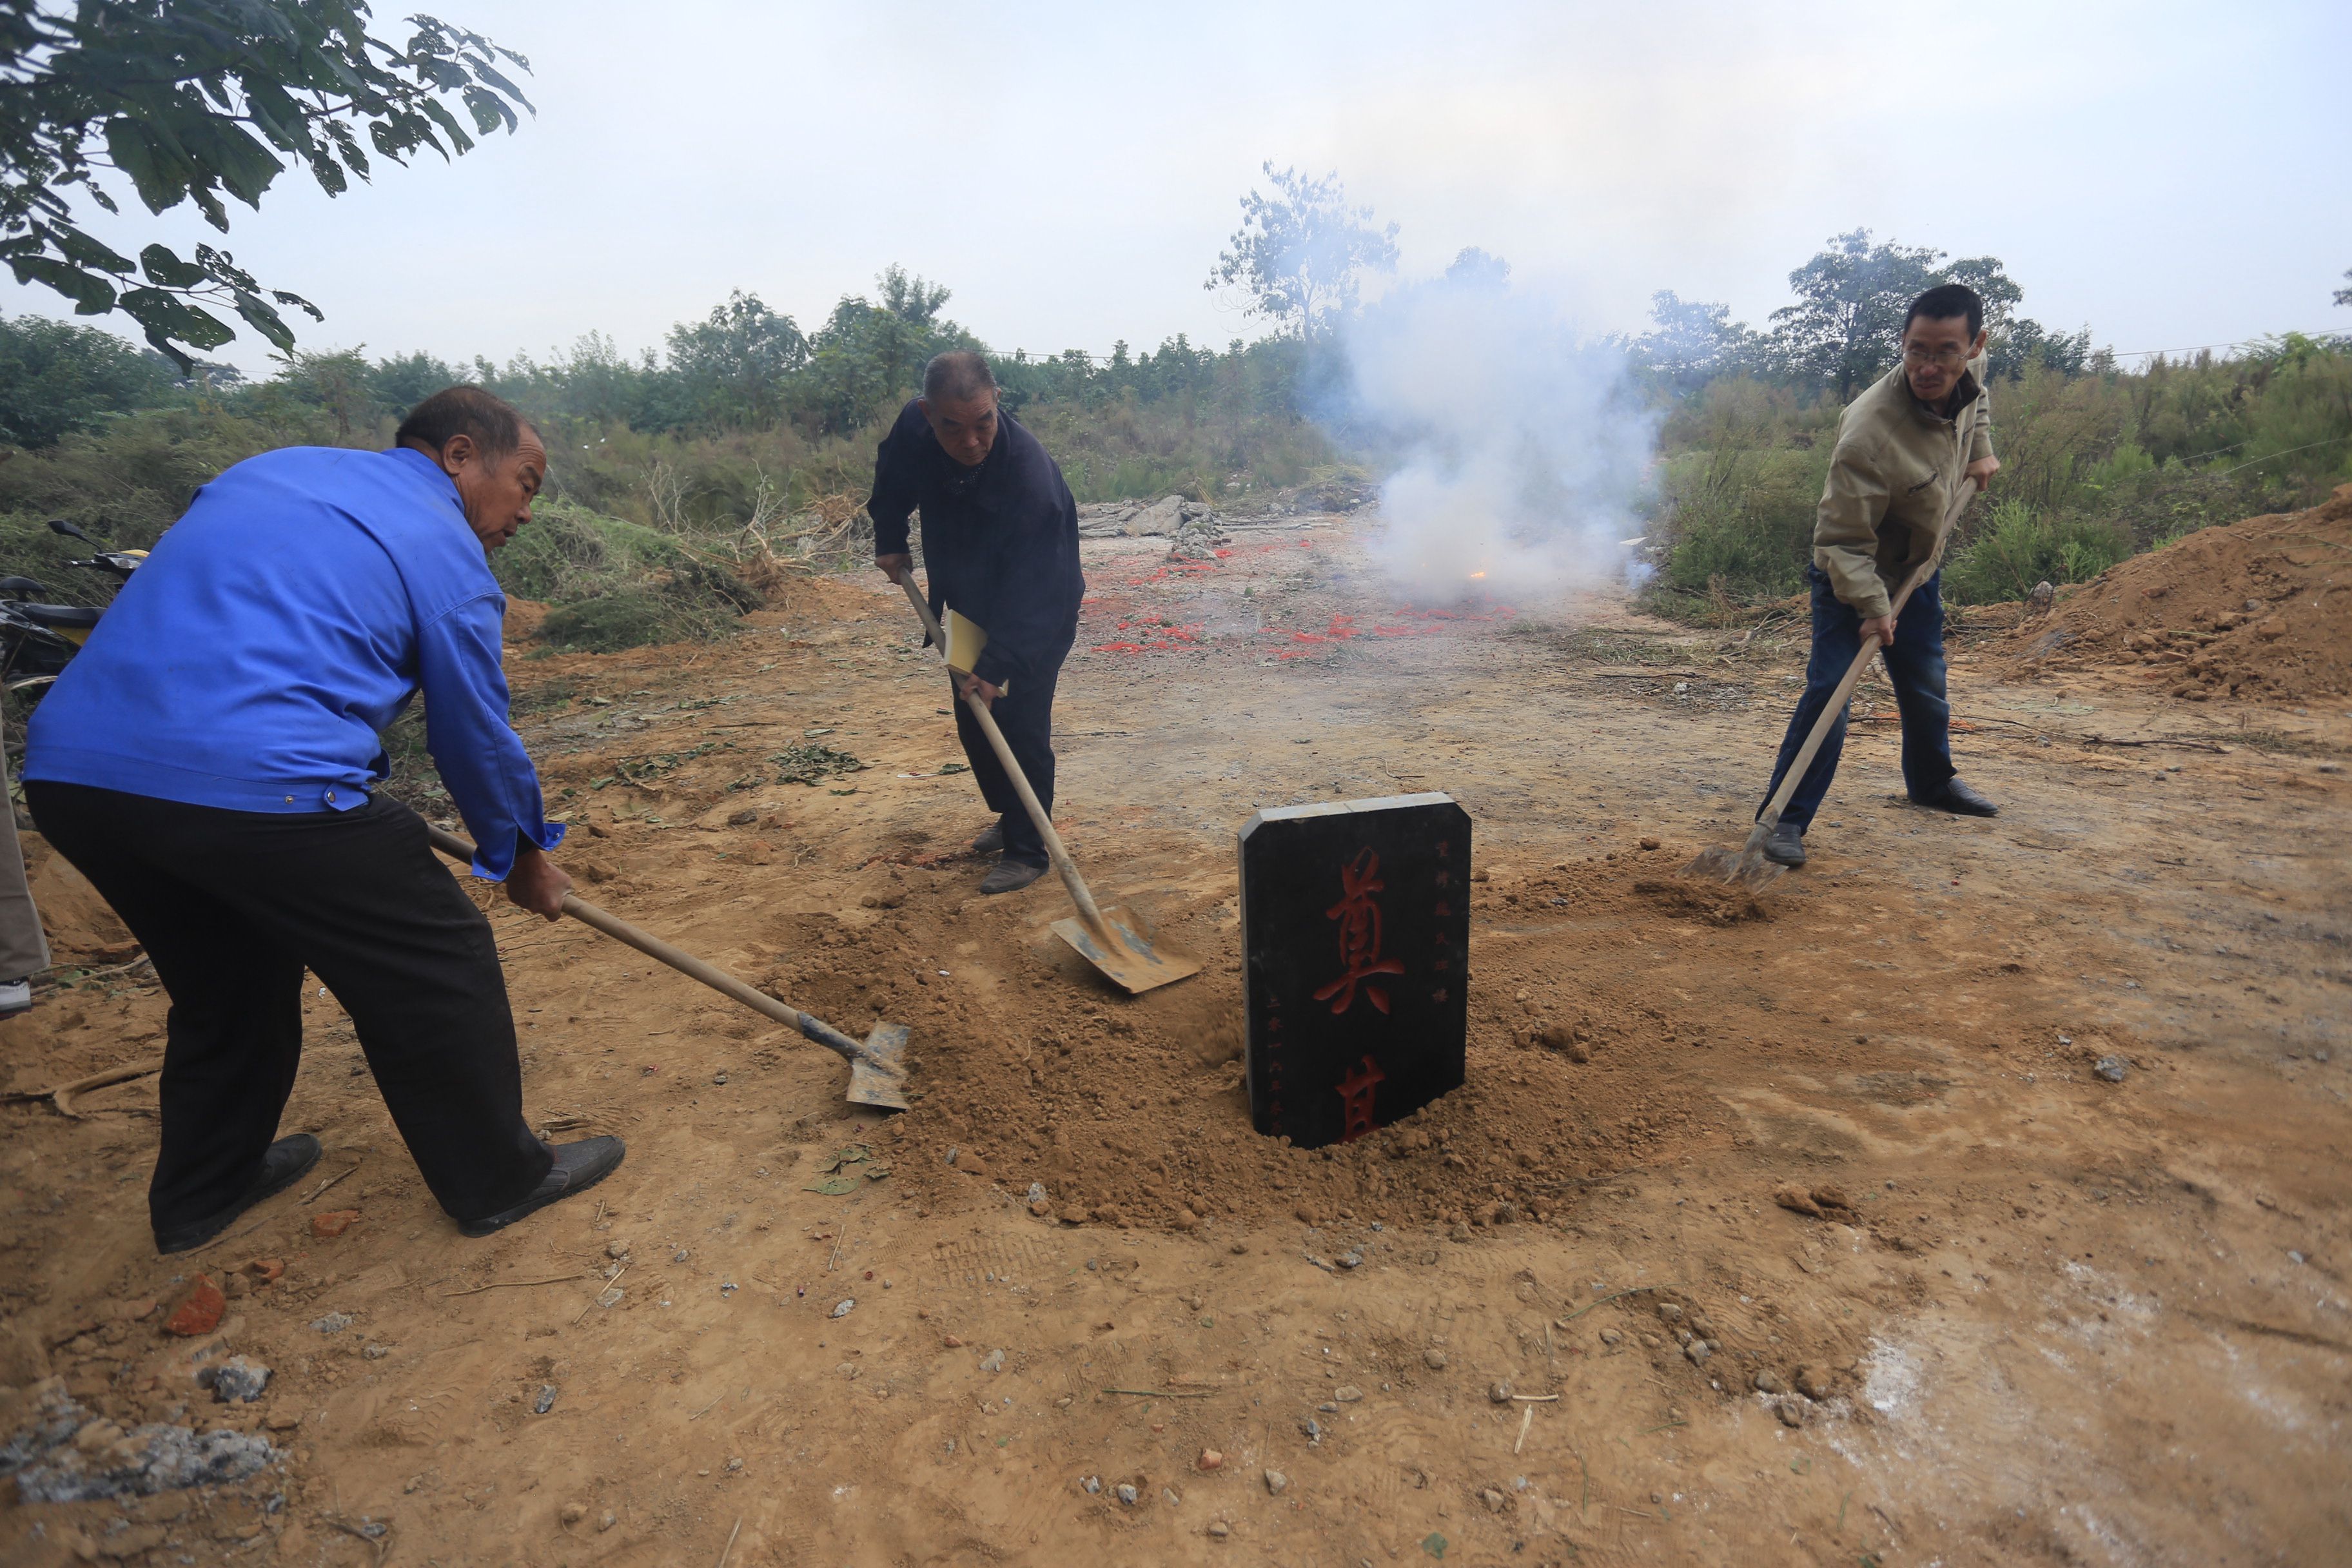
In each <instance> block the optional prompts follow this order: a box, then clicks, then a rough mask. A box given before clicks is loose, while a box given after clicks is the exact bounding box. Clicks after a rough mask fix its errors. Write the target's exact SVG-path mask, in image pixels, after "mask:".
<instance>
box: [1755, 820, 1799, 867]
mask: <svg viewBox="0 0 2352 1568" xmlns="http://www.w3.org/2000/svg"><path fill="white" fill-rule="evenodd" d="M1764 858H1766V859H1767V860H1769V861H1771V862H1772V864H1774V865H1775V866H1801V865H1803V864H1804V863H1805V835H1804V833H1803V832H1802V830H1801V829H1799V828H1796V827H1792V826H1790V825H1789V824H1788V823H1785V822H1777V823H1774V824H1773V825H1772V831H1771V832H1770V833H1769V834H1766V835H1765V837H1764Z"/></svg>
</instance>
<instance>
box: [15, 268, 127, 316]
mask: <svg viewBox="0 0 2352 1568" xmlns="http://www.w3.org/2000/svg"><path fill="white" fill-rule="evenodd" d="M8 266H9V268H11V269H12V270H13V271H15V273H16V281H17V282H19V283H41V284H46V285H47V287H49V288H51V289H56V290H57V291H58V293H60V294H62V295H64V296H65V297H66V298H67V299H68V300H72V301H73V302H74V314H75V315H77V316H103V315H104V314H106V312H107V311H109V310H112V309H114V285H113V284H111V283H110V282H108V281H107V280H106V279H103V278H100V276H98V274H96V273H95V272H85V271H83V270H82V269H81V268H79V267H76V266H74V265H73V264H72V263H71V262H66V261H59V260H58V258H55V257H53V256H12V257H10V258H8Z"/></svg>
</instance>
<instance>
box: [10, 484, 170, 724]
mask: <svg viewBox="0 0 2352 1568" xmlns="http://www.w3.org/2000/svg"><path fill="white" fill-rule="evenodd" d="M49 531H51V532H52V533H56V534H59V535H62V536H63V537H65V538H68V539H79V540H80V541H81V542H83V543H84V544H87V545H89V547H90V549H91V551H92V552H94V553H92V554H91V555H90V556H89V558H88V559H85V560H76V561H72V562H69V563H68V564H69V565H73V566H79V567H83V568H86V569H88V570H90V571H94V572H103V573H105V574H107V575H109V576H110V577H112V578H113V579H114V582H115V585H116V586H117V587H120V586H121V584H124V583H127V582H129V581H130V580H131V574H132V573H133V572H136V571H137V570H138V569H139V563H141V562H142V561H144V560H146V559H147V552H145V551H143V550H111V549H109V548H108V547H107V546H106V545H104V544H103V543H101V542H99V541H98V540H95V539H92V538H91V537H90V536H89V534H87V533H84V532H83V531H81V530H80V529H79V528H76V527H75V526H74V525H73V524H72V523H70V522H67V521H64V520H63V519H61V518H52V519H51V520H50V521H49ZM48 592H49V591H48V589H47V586H46V585H44V584H41V583H39V582H38V581H37V580H35V579H33V578H31V577H0V689H5V690H6V691H8V692H9V693H10V694H12V695H13V694H15V693H17V692H25V693H26V694H27V700H30V695H31V694H32V693H36V692H37V691H38V690H39V689H42V688H44V687H47V685H48V684H49V683H50V682H51V681H53V680H55V679H57V678H58V675H60V674H61V673H63V671H64V669H65V668H66V666H67V664H68V663H69V662H70V661H71V660H72V658H73V656H74V655H75V654H76V653H77V652H78V651H79V650H80V647H81V645H82V644H83V643H84V642H86V641H88V640H89V634H90V631H91V629H92V628H93V627H95V626H97V625H98V622H99V617H100V616H102V615H104V614H105V611H104V610H103V609H102V608H101V607H100V606H99V605H56V604H49V603H47V602H46V601H47V597H48Z"/></svg>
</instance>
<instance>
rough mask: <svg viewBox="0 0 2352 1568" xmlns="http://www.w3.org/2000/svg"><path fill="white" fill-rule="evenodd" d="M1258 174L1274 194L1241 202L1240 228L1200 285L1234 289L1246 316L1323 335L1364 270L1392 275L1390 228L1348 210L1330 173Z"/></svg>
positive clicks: (1350, 307)
mask: <svg viewBox="0 0 2352 1568" xmlns="http://www.w3.org/2000/svg"><path fill="white" fill-rule="evenodd" d="M1264 169H1265V176H1266V178H1267V179H1268V180H1270V181H1272V182H1273V184H1274V194H1273V195H1265V193H1263V192H1261V191H1256V190H1253V191H1251V192H1250V193H1249V195H1245V196H1244V197H1243V198H1242V226H1241V227H1239V228H1237V229H1235V230H1234V234H1233V237H1232V238H1231V239H1230V240H1228V241H1227V242H1226V248H1225V250H1224V251H1223V253H1222V254H1220V255H1219V256H1218V258H1217V264H1216V265H1215V266H1214V267H1213V268H1210V269H1209V279H1208V281H1207V282H1206V283H1204V284H1202V287H1203V288H1205V289H1212V290H1213V289H1240V290H1241V291H1242V292H1243V293H1244V295H1245V296H1246V297H1247V299H1248V301H1249V304H1248V313H1249V314H1251V315H1253V316H1263V317H1265V318H1267V319H1269V320H1271V321H1276V322H1278V323H1280V325H1281V327H1282V328H1283V329H1284V330H1285V331H1289V332H1292V333H1295V334H1296V335H1297V336H1298V337H1301V338H1316V337H1320V336H1324V335H1327V334H1328V332H1329V331H1330V330H1331V329H1332V328H1334V327H1336V326H1337V325H1338V324H1339V322H1340V321H1343V320H1344V319H1346V317H1347V316H1349V314H1350V313H1352V312H1353V311H1354V310H1355V308H1356V300H1357V299H1358V296H1359V288H1360V282H1359V280H1360V278H1361V276H1362V275H1363V274H1364V273H1366V272H1393V271H1395V270H1396V262H1397V247H1396V237H1397V226H1396V225H1395V224H1393V223H1391V224H1390V225H1389V226H1386V227H1385V228H1375V227H1374V226H1372V209H1371V208H1370V207H1351V206H1349V205H1348V193H1347V191H1346V189H1345V188H1344V187H1343V186H1342V185H1341V184H1339V174H1338V173H1337V172H1336V171H1334V172H1333V173H1330V174H1325V175H1324V176H1323V177H1322V178H1321V179H1309V178H1307V176H1305V175H1303V174H1300V173H1299V172H1298V171H1297V170H1296V169H1284V170H1281V171H1280V172H1276V169H1275V166H1274V163H1273V160H1271V159H1269V160H1267V161H1266V163H1265V164H1264Z"/></svg>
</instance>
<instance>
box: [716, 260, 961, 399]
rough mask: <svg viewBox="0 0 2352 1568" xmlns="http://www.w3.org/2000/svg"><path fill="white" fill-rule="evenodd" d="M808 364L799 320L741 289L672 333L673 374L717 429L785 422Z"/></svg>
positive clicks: (943, 293) (806, 346)
mask: <svg viewBox="0 0 2352 1568" xmlns="http://www.w3.org/2000/svg"><path fill="white" fill-rule="evenodd" d="M884 276H885V277H886V278H887V276H888V274H887V273H886V274H885V275H884ZM940 296H941V298H942V299H944V298H945V297H946V290H944V289H942V290H940ZM808 358H809V345H808V340H807V339H806V338H804V337H803V336H802V335H801V330H800V328H798V327H797V326H794V325H793V319H792V318H791V317H790V316H779V315H778V314H776V313H775V312H774V311H773V310H770V309H768V307H767V306H766V305H764V304H762V303H761V300H760V297H759V296H758V295H757V294H746V293H744V292H743V291H742V290H741V289H736V290H734V291H733V292H732V293H730V294H729V295H728V297H727V302H726V303H725V304H723V305H719V306H716V307H714V308H713V309H712V310H711V312H710V314H709V316H708V317H706V318H704V319H703V320H702V321H697V322H694V323H693V324H692V325H686V324H680V325H678V326H675V327H672V328H671V329H670V331H669V363H670V369H671V370H672V371H674V372H675V373H676V374H677V376H678V377H679V379H680V380H681V381H683V382H684V383H685V386H684V391H685V392H686V395H687V396H688V399H689V400H690V401H691V402H692V404H693V405H694V406H695V407H696V408H697V409H698V411H699V412H700V413H701V415H702V416H703V417H704V418H706V419H708V420H709V421H710V422H711V423H714V424H719V425H736V426H751V427H754V428H759V427H764V426H769V425H773V424H775V423H776V422H777V421H778V420H780V419H782V417H783V412H784V388H785V384H786V381H787V379H788V378H789V377H790V376H791V375H792V374H793V372H794V371H796V370H798V369H800V368H801V366H803V365H804V364H806V363H808Z"/></svg>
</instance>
